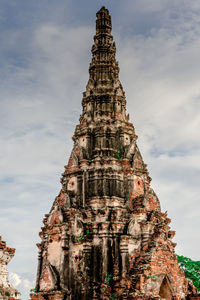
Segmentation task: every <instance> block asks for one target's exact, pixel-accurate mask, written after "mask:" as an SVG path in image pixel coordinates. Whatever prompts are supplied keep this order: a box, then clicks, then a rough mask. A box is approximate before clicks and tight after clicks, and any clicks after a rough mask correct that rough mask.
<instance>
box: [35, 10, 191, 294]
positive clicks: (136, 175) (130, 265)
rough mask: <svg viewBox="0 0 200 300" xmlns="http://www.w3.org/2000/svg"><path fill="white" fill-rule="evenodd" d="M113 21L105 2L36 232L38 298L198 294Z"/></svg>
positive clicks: (98, 14)
mask: <svg viewBox="0 0 200 300" xmlns="http://www.w3.org/2000/svg"><path fill="white" fill-rule="evenodd" d="M111 27H112V26H111V17H110V15H109V12H108V10H107V9H106V8H105V7H102V8H101V9H100V10H99V11H98V12H97V20H96V35H95V37H94V46H93V47H92V62H91V64H90V68H89V73H90V77H89V81H88V84H87V87H86V91H85V92H84V93H83V99H82V106H83V112H82V114H81V117H80V123H79V124H78V125H77V126H76V129H75V132H74V135H73V141H74V146H73V149H72V152H71V156H70V158H69V161H68V164H67V165H66V166H65V171H64V173H63V174H62V178H61V183H62V188H61V191H60V193H59V195H58V196H57V197H56V199H55V201H54V203H53V205H52V208H51V210H50V212H49V214H47V215H45V218H44V220H43V223H44V226H43V227H42V230H41V232H40V237H41V243H40V244H38V248H39V256H38V272H37V281H36V293H33V294H31V299H32V300H78V299H83V300H90V299H91V300H94V299H99V300H103V299H116V300H118V299H119V300H122V299H138V300H139V299H145V300H148V299H161V298H165V299H167V300H172V299H177V300H180V299H185V298H186V296H188V297H189V295H190V294H194V295H196V290H195V288H194V287H193V286H192V285H191V284H190V283H189V282H188V281H187V280H186V279H185V276H184V272H183V271H182V270H181V269H180V268H179V265H178V262H177V259H176V255H175V252H174V248H175V245H176V244H175V243H173V241H172V238H173V236H174V234H175V232H173V231H172V230H171V229H170V226H169V223H170V219H169V218H168V217H167V214H166V213H162V212H161V208H160V202H159V199H158V197H157V196H156V194H155V192H154V191H153V189H152V188H151V186H150V181H151V178H150V177H149V174H148V170H147V166H146V164H145V163H144V161H143V159H142V156H141V153H140V151H139V148H138V146H137V142H136V141H137V136H136V135H135V130H134V126H133V124H132V123H130V122H129V118H128V116H127V115H126V99H125V93H124V91H123V88H122V85H121V83H120V81H119V78H118V73H119V68H118V64H117V62H116V59H115V52H116V49H115V44H114V43H113V38H112V36H111V29H112V28H111ZM188 299H189V298H188Z"/></svg>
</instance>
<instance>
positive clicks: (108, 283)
mask: <svg viewBox="0 0 200 300" xmlns="http://www.w3.org/2000/svg"><path fill="white" fill-rule="evenodd" d="M112 277H113V276H112V274H109V275H108V277H107V280H106V281H107V285H110V281H111V279H112Z"/></svg>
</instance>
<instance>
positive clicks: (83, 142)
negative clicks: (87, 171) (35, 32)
mask: <svg viewBox="0 0 200 300" xmlns="http://www.w3.org/2000/svg"><path fill="white" fill-rule="evenodd" d="M79 145H80V146H81V147H83V148H86V146H87V138H86V136H85V135H82V136H80V137H79Z"/></svg>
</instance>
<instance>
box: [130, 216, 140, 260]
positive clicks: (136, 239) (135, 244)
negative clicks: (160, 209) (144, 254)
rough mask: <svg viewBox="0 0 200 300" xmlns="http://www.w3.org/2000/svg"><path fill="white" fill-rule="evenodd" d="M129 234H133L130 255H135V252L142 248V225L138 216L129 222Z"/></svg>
mask: <svg viewBox="0 0 200 300" xmlns="http://www.w3.org/2000/svg"><path fill="white" fill-rule="evenodd" d="M127 234H129V235H130V236H131V238H130V240H129V243H128V252H129V255H133V254H134V253H135V252H137V251H139V249H140V248H141V234H142V232H141V225H140V224H139V223H138V220H137V218H134V219H132V220H131V221H130V222H129V225H128V228H127Z"/></svg>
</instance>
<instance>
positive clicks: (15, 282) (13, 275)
mask: <svg viewBox="0 0 200 300" xmlns="http://www.w3.org/2000/svg"><path fill="white" fill-rule="evenodd" d="M9 281H10V282H11V283H12V284H13V286H14V287H17V286H18V285H19V284H20V283H21V282H22V280H21V278H20V276H19V275H18V274H16V273H12V272H11V273H10V274H9Z"/></svg>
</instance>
